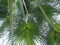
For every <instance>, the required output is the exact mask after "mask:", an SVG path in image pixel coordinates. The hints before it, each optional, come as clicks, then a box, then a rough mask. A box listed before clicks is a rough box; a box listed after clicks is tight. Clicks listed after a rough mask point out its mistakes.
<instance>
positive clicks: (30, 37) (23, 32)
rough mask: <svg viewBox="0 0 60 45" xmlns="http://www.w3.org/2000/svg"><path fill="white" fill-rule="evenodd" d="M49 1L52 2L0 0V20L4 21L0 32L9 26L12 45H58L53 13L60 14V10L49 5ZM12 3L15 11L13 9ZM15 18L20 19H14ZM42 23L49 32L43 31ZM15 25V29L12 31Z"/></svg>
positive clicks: (57, 26)
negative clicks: (0, 0)
mask: <svg viewBox="0 0 60 45" xmlns="http://www.w3.org/2000/svg"><path fill="white" fill-rule="evenodd" d="M7 1H8V3H7ZM50 1H53V0H2V2H0V9H1V10H0V18H2V19H6V20H5V21H4V22H3V24H2V26H1V27H0V32H2V30H3V29H4V28H5V27H6V26H10V36H11V37H10V38H11V40H12V45H37V44H36V43H38V42H39V43H40V41H43V43H44V44H43V45H60V43H59V42H60V37H59V36H60V24H58V23H57V22H56V20H55V19H54V18H53V16H55V13H56V14H57V15H58V14H60V10H59V9H56V8H55V7H54V6H51V5H49V4H48V3H49V2H50ZM14 3H15V5H16V8H17V9H16V8H14V7H15V6H14ZM1 5H3V6H1ZM7 8H8V9H7ZM14 9H16V10H17V12H15V11H16V10H14ZM14 13H15V14H14ZM16 13H17V14H16ZM18 15H19V16H18ZM15 16H16V17H20V18H19V19H16V17H15ZM17 20H19V21H17ZM44 21H45V22H47V23H48V24H47V25H48V27H49V28H47V29H48V30H49V31H48V30H47V29H44V28H46V25H45V27H44V26H43V25H44V24H45V23H44V24H43V22H44ZM15 22H16V23H17V24H15ZM15 25H16V26H17V27H16V29H15V30H14V27H15ZM42 28H43V29H42ZM44 31H46V32H44ZM46 33H47V34H46ZM15 34H16V35H15ZM45 35H46V36H45ZM14 36H16V38H14ZM14 39H15V40H14ZM45 43H46V44H45Z"/></svg>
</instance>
